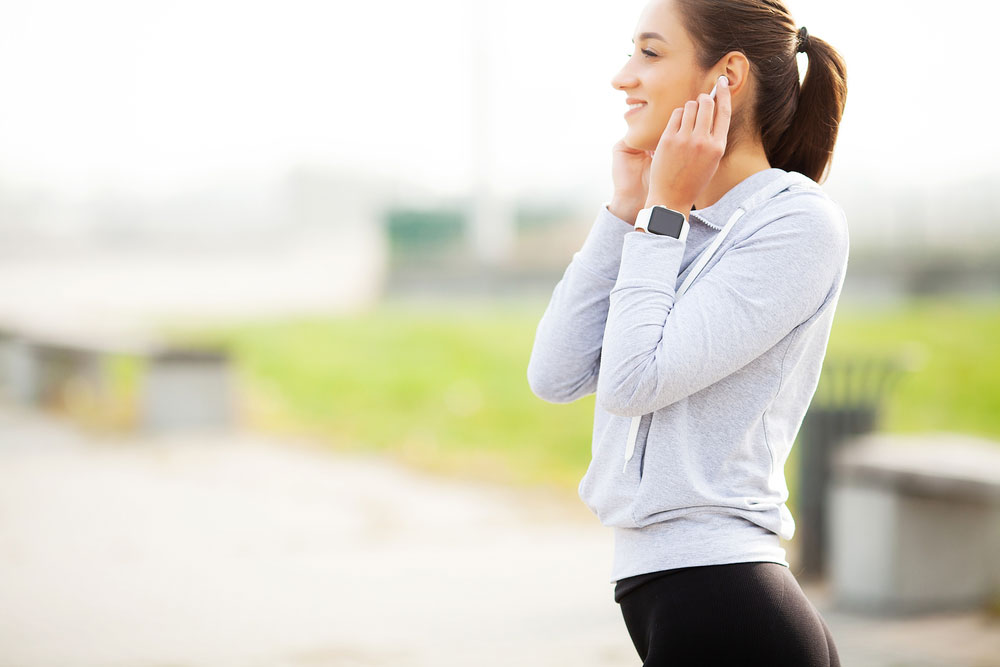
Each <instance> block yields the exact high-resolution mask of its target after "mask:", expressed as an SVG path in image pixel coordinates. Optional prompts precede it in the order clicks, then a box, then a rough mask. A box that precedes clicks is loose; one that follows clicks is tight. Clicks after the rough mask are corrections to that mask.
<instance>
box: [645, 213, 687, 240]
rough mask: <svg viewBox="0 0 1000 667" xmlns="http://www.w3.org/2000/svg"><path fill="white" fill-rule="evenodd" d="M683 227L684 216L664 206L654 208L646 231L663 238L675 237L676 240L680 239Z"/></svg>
mask: <svg viewBox="0 0 1000 667" xmlns="http://www.w3.org/2000/svg"><path fill="white" fill-rule="evenodd" d="M683 226H684V215H683V214H681V213H678V212H677V211H671V210H670V209H667V208H664V207H662V206H654V207H653V211H652V214H651V215H650V216H649V224H648V225H646V230H647V231H650V232H653V233H654V234H659V235H661V236H673V237H674V238H675V239H679V238H680V237H681V229H682V228H683Z"/></svg>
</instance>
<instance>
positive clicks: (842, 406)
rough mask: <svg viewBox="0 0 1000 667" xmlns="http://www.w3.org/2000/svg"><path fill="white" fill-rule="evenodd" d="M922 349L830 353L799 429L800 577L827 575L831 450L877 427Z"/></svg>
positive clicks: (798, 521) (920, 355)
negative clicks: (868, 353) (895, 352)
mask: <svg viewBox="0 0 1000 667" xmlns="http://www.w3.org/2000/svg"><path fill="white" fill-rule="evenodd" d="M921 359H922V352H921V350H920V348H918V347H914V346H912V345H911V346H909V347H906V346H904V348H903V350H902V352H901V353H900V354H898V355H892V356H878V355H871V356H865V357H856V358H837V357H832V358H831V357H827V359H826V360H825V362H824V364H823V371H822V374H821V376H820V382H819V385H818V386H817V388H816V394H815V395H814V396H813V401H812V403H811V404H810V406H809V410H808V411H807V412H806V415H805V417H804V418H803V420H802V427H801V429H800V430H799V442H798V445H797V446H798V447H799V463H798V480H799V481H798V494H797V505H798V507H797V511H796V514H797V520H796V522H795V524H796V537H797V539H798V541H799V547H800V551H799V571H798V572H797V573H796V576H798V577H801V578H805V579H820V578H823V577H825V574H826V553H827V551H828V549H827V546H828V545H827V534H828V528H827V516H828V512H827V507H826V489H827V485H828V483H829V480H830V470H831V461H832V457H833V452H834V450H835V449H836V448H837V446H838V445H839V444H840V443H841V442H843V441H844V440H845V439H847V438H849V437H851V436H854V435H861V434H864V433H869V432H871V431H874V430H875V429H876V428H877V426H878V422H879V415H880V412H881V410H882V406H883V403H884V399H885V397H886V396H887V395H888V393H889V391H890V390H891V389H892V387H893V386H894V385H895V384H896V382H897V381H898V380H899V378H900V377H901V376H902V374H903V373H904V372H906V371H909V370H914V369H916V368H918V367H919V366H920V360H921Z"/></svg>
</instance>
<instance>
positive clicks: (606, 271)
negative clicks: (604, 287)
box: [576, 205, 635, 280]
mask: <svg viewBox="0 0 1000 667" xmlns="http://www.w3.org/2000/svg"><path fill="white" fill-rule="evenodd" d="M631 231H635V227H633V226H632V225H631V224H629V223H628V222H626V221H624V220H622V219H621V218H619V217H617V216H616V215H615V214H613V213H612V212H611V211H609V210H608V207H607V206H606V205H605V206H601V210H600V212H599V213H598V214H597V219H596V220H595V221H594V225H593V226H592V227H591V228H590V233H589V234H587V238H586V239H585V240H584V242H583V247H581V248H580V251H579V252H578V253H576V259H577V260H578V261H580V262H582V263H583V264H584V265H586V266H587V268H589V269H591V270H592V271H594V272H595V273H597V274H599V275H602V276H605V277H607V278H608V279H609V280H614V279H615V278H616V277H617V276H618V267H619V265H620V264H621V261H622V244H623V243H624V242H625V237H626V236H627V235H628V233H629V232H631Z"/></svg>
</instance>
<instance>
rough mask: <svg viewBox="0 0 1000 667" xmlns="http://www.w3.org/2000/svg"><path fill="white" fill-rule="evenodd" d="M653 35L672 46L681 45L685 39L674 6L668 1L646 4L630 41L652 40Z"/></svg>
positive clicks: (656, 0)
mask: <svg viewBox="0 0 1000 667" xmlns="http://www.w3.org/2000/svg"><path fill="white" fill-rule="evenodd" d="M652 33H655V34H656V35H658V36H659V38H661V39H662V40H663V41H665V42H666V43H667V44H670V45H674V46H681V45H683V44H684V43H685V42H686V41H687V39H686V37H687V36H686V35H685V34H684V29H683V28H682V27H681V24H680V20H679V17H678V16H677V14H676V12H675V10H674V5H673V3H672V2H670V0H653V1H652V2H650V3H649V4H647V5H646V6H645V7H644V8H643V10H642V13H640V14H639V21H638V23H636V26H635V32H634V33H633V35H632V41H634V42H639V41H640V40H642V39H646V38H652V37H651V34H652Z"/></svg>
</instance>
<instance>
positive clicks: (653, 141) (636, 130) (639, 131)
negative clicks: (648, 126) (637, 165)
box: [624, 126, 663, 151]
mask: <svg viewBox="0 0 1000 667" xmlns="http://www.w3.org/2000/svg"><path fill="white" fill-rule="evenodd" d="M662 133H663V132H662V130H661V131H660V134H662ZM624 141H625V144H626V145H628V146H629V147H630V148H635V149H637V150H640V151H652V150H656V146H657V144H659V143H660V138H659V135H656V136H652V135H651V134H650V133H649V132H647V131H644V128H642V127H633V126H629V128H628V132H627V133H626V134H625V138H624Z"/></svg>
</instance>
